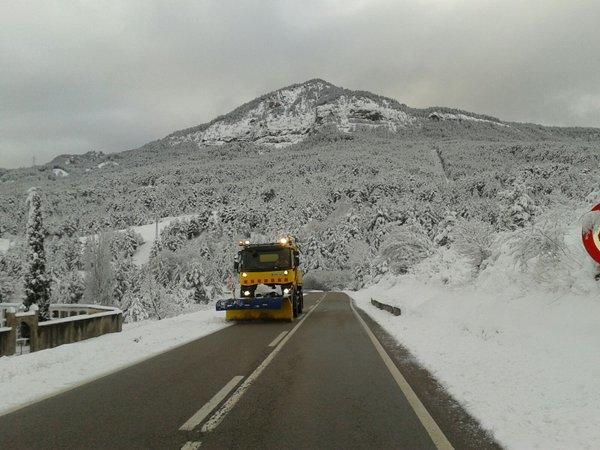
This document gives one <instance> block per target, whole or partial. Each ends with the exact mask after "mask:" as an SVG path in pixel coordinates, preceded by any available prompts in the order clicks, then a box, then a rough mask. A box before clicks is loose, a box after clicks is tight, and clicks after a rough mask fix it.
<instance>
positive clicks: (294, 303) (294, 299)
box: [292, 291, 299, 318]
mask: <svg viewBox="0 0 600 450" xmlns="http://www.w3.org/2000/svg"><path fill="white" fill-rule="evenodd" d="M298 308H299V305H298V294H297V293H296V292H295V291H294V293H293V294H292V311H294V318H296V317H298Z"/></svg>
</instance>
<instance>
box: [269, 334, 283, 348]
mask: <svg viewBox="0 0 600 450" xmlns="http://www.w3.org/2000/svg"><path fill="white" fill-rule="evenodd" d="M286 334H287V331H282V332H281V333H279V335H278V336H277V337H276V338H275V339H273V342H271V343H270V344H269V347H275V346H276V345H277V344H278V343H279V341H280V340H282V339H283V337H284V336H285V335H286Z"/></svg>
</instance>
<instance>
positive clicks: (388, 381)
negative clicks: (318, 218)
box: [0, 293, 495, 449]
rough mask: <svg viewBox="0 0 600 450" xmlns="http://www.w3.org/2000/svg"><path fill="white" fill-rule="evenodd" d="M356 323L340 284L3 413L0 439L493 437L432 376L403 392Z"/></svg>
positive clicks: (286, 444)
mask: <svg viewBox="0 0 600 450" xmlns="http://www.w3.org/2000/svg"><path fill="white" fill-rule="evenodd" d="M365 319H366V321H367V322H368V323H369V320H368V319H367V318H366V317H365ZM361 322H364V321H363V320H362V319H360V318H359V315H358V314H357V313H355V312H354V311H353V309H352V307H351V301H350V299H349V297H347V296H346V295H344V294H339V293H327V294H322V293H314V294H309V295H306V296H305V314H304V315H303V316H302V317H301V318H300V320H297V321H295V322H293V323H281V322H279V323H278V322H252V323H239V324H237V325H235V326H232V327H228V328H225V329H223V330H221V331H219V332H216V333H213V334H211V335H209V336H206V337H204V338H202V339H199V340H197V341H194V342H192V343H190V344H187V345H185V346H182V347H179V348H177V349H174V350H172V351H169V352H167V353H164V354H162V355H159V356H156V357H154V358H152V359H149V360H147V361H145V362H142V363H140V364H138V365H135V366H133V367H130V368H127V369H125V370H122V371H120V372H116V373H114V374H112V375H109V376H106V377H104V378H101V379H99V380H96V381H94V382H91V383H89V384H86V385H84V386H81V387H78V388H75V389H73V390H71V391H68V392H65V393H63V394H60V395H58V396H56V397H52V398H49V399H46V400H43V401H41V402H39V403H36V404H33V405H30V406H27V407H25V408H23V409H20V410H18V411H15V412H13V413H11V414H8V415H5V416H2V417H0V449H21V448H23V449H38V448H40V449H41V448H43V449H54V448H78V449H92V448H103V449H120V448H123V449H125V448H126V449H134V448H157V449H180V448H185V449H194V448H198V447H200V446H201V448H202V449H205V448H209V449H210V448H340V449H342V448H343V449H348V448H377V449H382V448H399V449H434V448H448V447H447V446H448V445H450V443H451V445H452V446H454V447H455V448H467V447H471V446H472V445H476V446H477V447H478V448H481V447H482V446H484V447H495V444H494V442H493V441H492V440H491V439H490V438H489V437H487V435H486V434H485V433H484V432H483V431H482V430H480V429H479V427H478V425H477V424H476V423H475V422H474V421H473V419H472V418H470V416H468V414H466V413H464V412H461V411H460V408H457V406H456V404H455V402H452V401H450V400H447V399H446V396H447V394H445V393H443V391H442V390H439V389H437V390H436V389H433V388H432V385H433V384H435V381H434V380H431V379H430V378H429V377H427V376H423V375H416V376H415V375H414V373H417V372H414V373H412V372H413V371H409V372H411V373H412V376H413V379H414V383H413V382H411V386H412V387H413V388H414V391H415V392H416V393H417V394H416V395H414V394H413V395H414V398H413V397H412V395H411V394H410V393H409V394H407V393H406V386H404V387H403V384H402V380H399V378H398V376H399V377H401V378H402V379H404V378H403V376H402V375H398V374H399V373H400V372H398V374H396V375H394V370H395V371H398V369H397V368H396V367H397V366H401V364H400V362H398V363H396V362H391V363H390V361H393V360H395V358H397V356H394V352H391V353H390V355H392V358H391V359H389V358H390V357H389V356H388V353H387V350H385V351H384V350H383V349H380V350H379V351H378V350H377V348H376V345H379V341H382V342H384V341H385V339H382V338H381V332H382V331H381V330H380V329H375V328H376V327H375V326H374V325H373V324H372V323H370V324H369V325H368V326H367V325H366V324H364V323H361ZM365 327H366V328H369V329H371V328H373V330H374V331H375V334H377V335H378V340H377V339H375V337H374V336H372V337H370V336H369V334H370V333H371V331H367V330H366V329H365ZM374 339H375V340H376V343H375V344H374V342H373V340H374ZM384 344H385V345H384V347H386V348H387V347H389V345H390V344H389V342H388V343H385V342H384ZM116 351H118V349H116ZM386 357H387V358H388V359H389V361H388V362H387V365H386V362H385V358H386ZM390 364H391V366H390ZM390 367H391V368H390ZM419 373H420V372H419ZM404 383H406V380H405V381H404ZM413 384H414V385H413ZM407 385H408V384H407ZM415 386H416V388H415ZM408 389H409V390H411V388H408ZM419 391H422V392H423V393H424V394H426V395H425V396H426V398H427V399H428V403H431V405H432V406H431V408H428V406H429V405H427V404H426V405H425V406H423V405H422V404H420V403H419V400H418V399H417V400H416V403H415V398H418V397H419V396H420V394H419ZM438 391H439V394H436V396H435V398H434V399H433V400H432V399H431V393H432V392H438ZM419 405H421V406H420V407H419ZM420 408H421V409H420ZM428 409H430V410H432V411H434V412H435V414H432V415H429V414H428V412H427V410H428ZM435 416H437V417H439V418H441V419H442V420H436V418H435ZM448 418H451V419H448ZM438 423H439V426H438ZM444 428H445V429H444ZM436 430H437V431H436ZM436 432H437V434H436ZM446 439H448V440H446ZM473 443H476V444H473ZM445 446H446V447H445Z"/></svg>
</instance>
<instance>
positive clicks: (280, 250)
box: [217, 236, 304, 321]
mask: <svg viewBox="0 0 600 450" xmlns="http://www.w3.org/2000/svg"><path fill="white" fill-rule="evenodd" d="M240 247H241V249H240V251H239V252H238V255H237V258H236V260H235V262H234V268H235V269H236V270H237V272H238V274H239V284H240V290H239V298H233V299H228V300H220V301H218V302H217V310H218V311H226V318H227V320H246V319H285V320H290V321H292V320H293V319H294V318H295V317H298V316H299V315H300V314H302V310H303V308H304V296H303V293H302V284H303V272H302V269H301V268H300V251H299V249H298V246H297V245H296V242H295V240H294V239H293V238H292V237H291V236H287V237H284V238H281V239H280V240H279V241H278V242H273V243H268V244H252V243H251V242H250V241H247V240H246V241H240Z"/></svg>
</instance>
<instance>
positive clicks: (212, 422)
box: [202, 292, 327, 433]
mask: <svg viewBox="0 0 600 450" xmlns="http://www.w3.org/2000/svg"><path fill="white" fill-rule="evenodd" d="M326 295H327V293H326V292H325V293H324V294H323V295H322V296H321V298H319V300H318V301H317V303H315V307H314V308H313V309H311V310H310V311H309V312H308V313H306V316H304V317H303V318H302V319H300V321H298V324H297V325H296V326H295V327H294V328H292V330H291V331H290V332H289V333H288V334H287V335H286V336H284V338H283V339H282V340H281V342H279V344H278V345H277V347H275V349H274V350H273V351H272V352H271V353H269V356H267V357H266V358H265V360H264V361H263V362H262V363H261V364H260V365H259V366H258V367H257V368H256V369H255V370H254V372H252V373H251V374H250V376H249V377H248V378H246V379H245V380H244V382H243V383H242V385H241V386H240V387H239V388H237V389H236V391H235V392H234V393H233V394H232V395H231V397H229V398H228V399H227V401H226V402H225V403H224V404H223V406H221V407H220V408H219V409H218V410H217V412H215V413H214V414H213V415H212V417H211V418H210V419H208V421H207V422H206V423H205V424H204V425H203V426H202V432H203V433H207V432H210V431H213V430H214V429H215V428H217V427H218V426H219V424H220V423H221V422H222V421H223V419H224V418H225V416H226V415H227V414H228V413H229V412H230V411H231V410H232V409H233V407H234V406H235V405H236V404H237V402H239V401H240V399H241V398H242V396H243V395H244V393H245V392H246V391H247V390H248V388H249V387H250V385H252V383H254V382H255V381H256V379H257V378H258V377H259V376H260V374H261V373H262V372H263V370H265V369H266V367H267V366H268V365H269V364H271V362H272V361H273V359H274V358H275V356H277V353H279V352H280V351H281V349H282V348H283V346H284V345H285V344H286V343H287V342H288V341H289V340H290V339H291V338H292V336H293V335H294V333H295V332H296V331H298V328H300V327H301V326H302V324H303V323H304V322H305V321H306V319H308V317H309V316H310V315H311V314H312V312H313V311H315V310H316V309H317V306H318V305H319V303H321V301H323V299H324V298H325V296H326Z"/></svg>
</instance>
